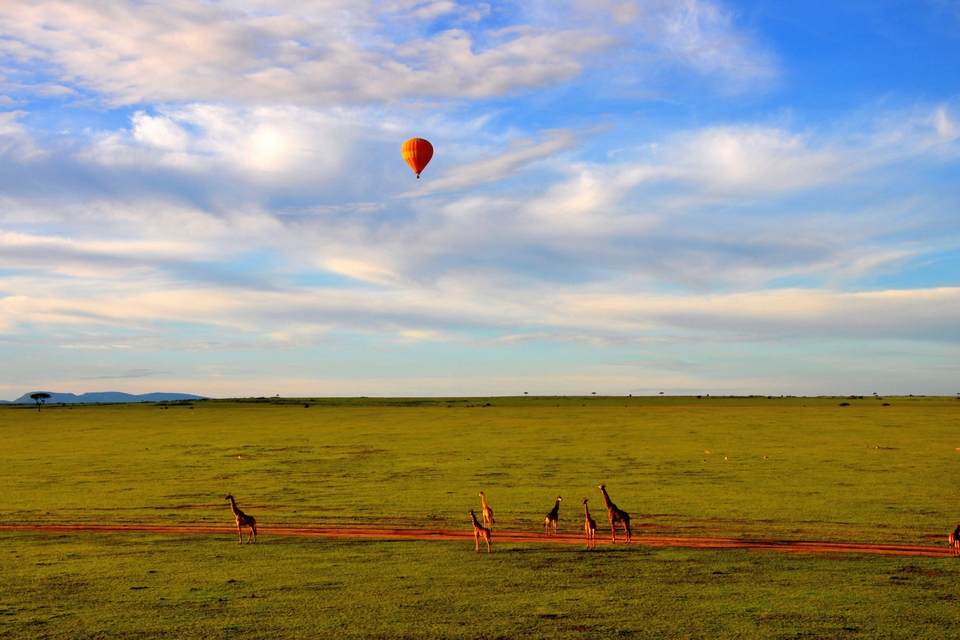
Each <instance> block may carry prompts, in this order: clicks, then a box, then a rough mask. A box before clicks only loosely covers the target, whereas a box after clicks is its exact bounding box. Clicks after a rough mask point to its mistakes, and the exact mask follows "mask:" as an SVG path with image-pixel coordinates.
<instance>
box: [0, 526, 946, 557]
mask: <svg viewBox="0 0 960 640" xmlns="http://www.w3.org/2000/svg"><path fill="white" fill-rule="evenodd" d="M0 531H38V532H46V533H76V532H93V533H114V534H116V533H153V534H158V535H218V536H223V535H229V536H234V535H236V534H237V530H236V529H235V528H232V527H210V526H201V525H196V526H160V525H136V524H124V525H120V524H117V525H111V524H79V525H77V524H74V525H30V524H22V525H0ZM259 532H260V535H261V536H268V537H269V536H296V537H317V538H337V539H354V540H421V541H430V540H449V541H461V542H469V543H473V532H472V531H470V530H451V529H380V528H373V527H269V528H266V527H261V528H260V531H259ZM244 536H246V532H244ZM493 542H494V544H497V543H510V544H551V545H574V546H576V545H580V546H583V544H584V539H583V536H582V535H575V534H568V533H562V534H559V535H554V536H549V537H547V536H544V535H542V534H539V533H528V532H522V531H494V532H493ZM597 544H598V545H610V544H611V542H610V539H609V538H605V537H603V536H600V535H598V536H597ZM617 544H622V543H621V542H620V540H619V539H618V542H617ZM631 546H644V547H684V548H690V549H750V550H752V551H780V552H784V553H806V554H829V553H864V554H879V555H888V556H927V557H945V556H949V555H950V548H949V547H947V545H946V544H944V545H942V546H915V545H902V544H877V543H859V542H818V541H799V540H748V539H741V538H695V537H687V536H661V535H647V534H635V535H634V536H633V542H632V543H631Z"/></svg>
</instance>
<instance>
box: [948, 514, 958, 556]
mask: <svg viewBox="0 0 960 640" xmlns="http://www.w3.org/2000/svg"><path fill="white" fill-rule="evenodd" d="M947 541H948V542H950V547H951V548H952V549H953V555H955V556H960V522H958V523H957V528H956V529H954V530H953V533H951V534H950V537H949V538H947Z"/></svg>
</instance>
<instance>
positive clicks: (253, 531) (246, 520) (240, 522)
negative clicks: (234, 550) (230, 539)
mask: <svg viewBox="0 0 960 640" xmlns="http://www.w3.org/2000/svg"><path fill="white" fill-rule="evenodd" d="M224 500H229V501H230V508H231V509H232V510H233V515H234V516H235V517H236V519H237V543H238V544H243V531H242V529H241V527H250V533H249V534H247V542H251V539H252V541H253V542H256V541H257V521H256V519H254V517H253V516H248V515H247V514H245V513H244V512H243V511H240V507H238V506H237V501H236V500H234V499H233V494H228V495H227V497H226V498H224Z"/></svg>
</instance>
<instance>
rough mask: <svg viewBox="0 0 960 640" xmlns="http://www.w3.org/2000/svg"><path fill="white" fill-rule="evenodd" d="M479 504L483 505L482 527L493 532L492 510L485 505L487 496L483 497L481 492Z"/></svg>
mask: <svg viewBox="0 0 960 640" xmlns="http://www.w3.org/2000/svg"><path fill="white" fill-rule="evenodd" d="M480 502H482V503H483V526H485V527H486V528H488V529H490V530H493V527H492V526H491V525H493V523H494V520H493V509H491V508H490V505H488V504H487V496H485V495H483V491H481V492H480Z"/></svg>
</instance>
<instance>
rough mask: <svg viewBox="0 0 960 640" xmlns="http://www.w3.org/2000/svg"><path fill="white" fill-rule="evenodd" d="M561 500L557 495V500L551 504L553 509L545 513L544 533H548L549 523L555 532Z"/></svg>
mask: <svg viewBox="0 0 960 640" xmlns="http://www.w3.org/2000/svg"><path fill="white" fill-rule="evenodd" d="M561 502H563V498H561V497H560V496H557V502H556V504H554V505H553V509H551V510H550V513H548V514H547V517H546V518H544V519H543V532H544V533H545V534H546V535H550V525H551V524H552V525H553V532H554V533H556V532H557V521H559V520H560V503H561Z"/></svg>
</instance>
